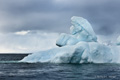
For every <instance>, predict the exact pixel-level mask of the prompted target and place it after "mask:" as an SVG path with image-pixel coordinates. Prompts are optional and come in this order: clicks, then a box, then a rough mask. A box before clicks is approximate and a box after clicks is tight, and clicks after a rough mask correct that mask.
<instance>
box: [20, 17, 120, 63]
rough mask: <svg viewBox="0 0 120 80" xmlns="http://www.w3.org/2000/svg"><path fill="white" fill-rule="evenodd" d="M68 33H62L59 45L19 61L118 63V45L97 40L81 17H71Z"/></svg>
mask: <svg viewBox="0 0 120 80" xmlns="http://www.w3.org/2000/svg"><path fill="white" fill-rule="evenodd" d="M71 20H72V27H71V28H70V34H65V33H62V34H61V35H60V36H59V38H58V40H57V41H56V45H57V46H59V47H56V48H52V49H49V50H45V51H40V52H37V53H33V54H31V55H28V56H27V57H25V58H24V59H22V60H21V62H30V63H34V62H42V63H43V62H50V63H120V59H119V57H120V54H119V53H120V46H117V45H105V44H102V43H99V42H98V41H97V36H96V35H95V32H94V31H93V28H92V26H91V24H90V23H89V22H88V21H87V20H86V19H84V18H82V17H75V16H74V17H72V18H71Z"/></svg>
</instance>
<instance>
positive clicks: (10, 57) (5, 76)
mask: <svg viewBox="0 0 120 80" xmlns="http://www.w3.org/2000/svg"><path fill="white" fill-rule="evenodd" d="M27 55H28V54H0V60H1V61H0V80H120V64H52V63H20V62H18V61H19V60H20V59H22V58H23V57H25V56H27Z"/></svg>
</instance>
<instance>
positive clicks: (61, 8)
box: [0, 0, 120, 34]
mask: <svg viewBox="0 0 120 80" xmlns="http://www.w3.org/2000/svg"><path fill="white" fill-rule="evenodd" d="M119 5H120V1H119V0H99V1H98V0H91V2H90V0H76V1H75V0H0V32H15V31H20V30H38V29H39V30H49V31H55V32H69V30H68V29H69V27H70V25H71V24H70V18H71V17H72V16H82V17H85V18H86V19H88V20H89V21H90V23H91V24H92V25H93V28H94V30H95V32H96V33H98V34H112V33H114V32H119V30H120V27H119V25H120V16H119V14H120V9H119V8H120V6H119Z"/></svg>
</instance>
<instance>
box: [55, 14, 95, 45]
mask: <svg viewBox="0 0 120 80" xmlns="http://www.w3.org/2000/svg"><path fill="white" fill-rule="evenodd" d="M71 21H72V22H71V23H72V26H71V27H70V33H71V34H70V35H69V34H64V33H63V34H61V35H60V37H59V38H58V40H57V41H56V45H58V46H65V45H75V44H76V43H78V42H80V41H86V42H97V37H96V35H95V32H94V31H93V29H92V26H91V24H90V23H89V22H88V21H87V20H86V19H84V18H82V17H76V16H73V17H72V18H71Z"/></svg>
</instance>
